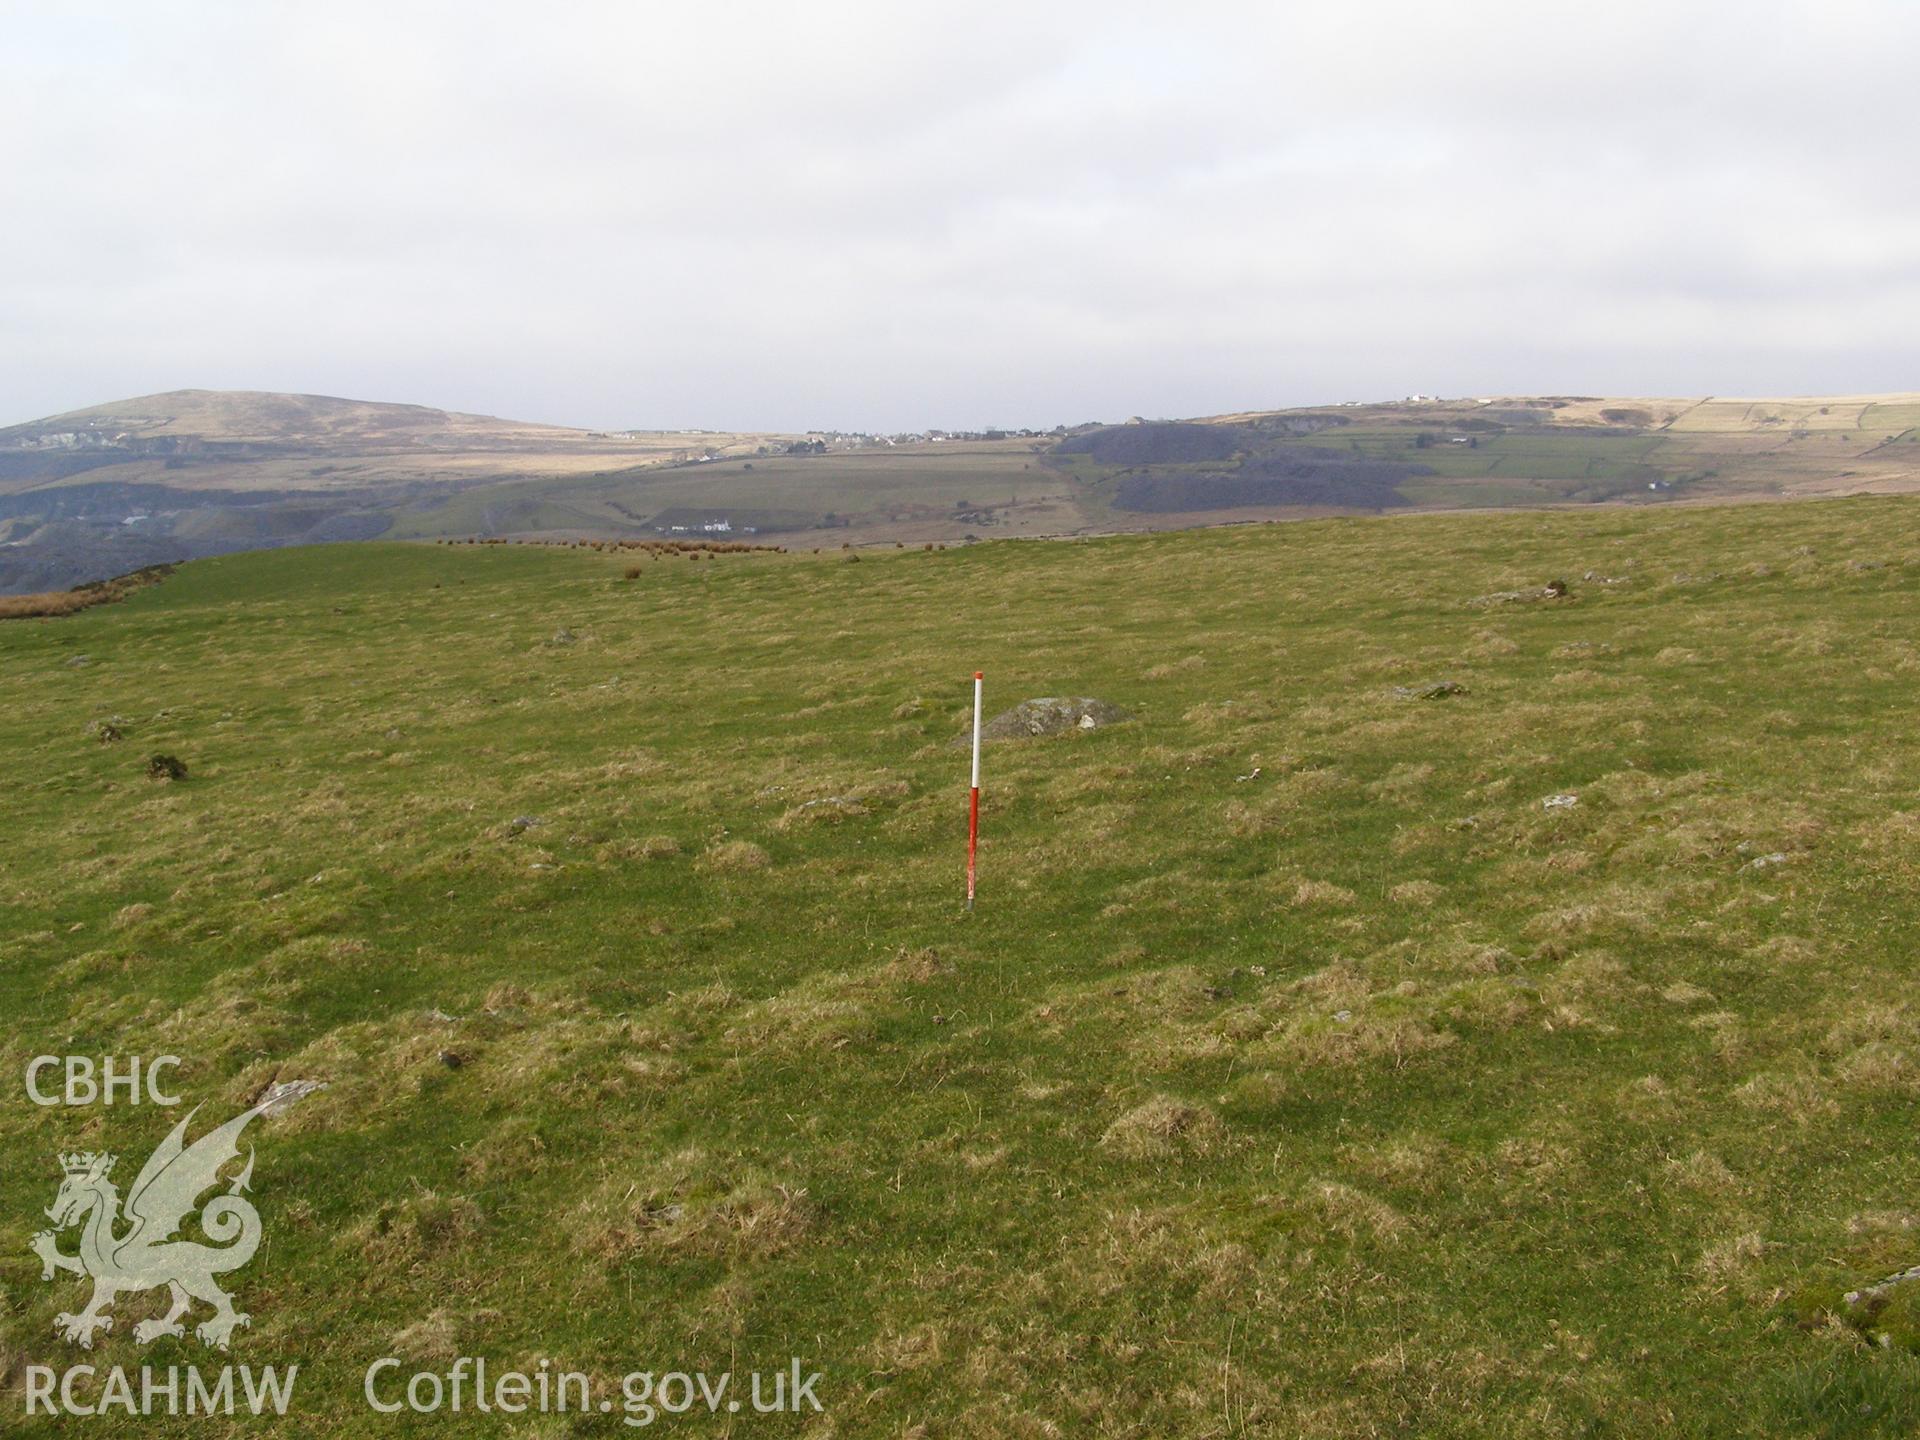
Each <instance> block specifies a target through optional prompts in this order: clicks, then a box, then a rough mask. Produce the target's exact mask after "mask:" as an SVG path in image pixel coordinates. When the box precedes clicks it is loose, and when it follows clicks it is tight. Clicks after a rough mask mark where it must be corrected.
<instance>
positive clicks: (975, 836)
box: [967, 670, 983, 910]
mask: <svg viewBox="0 0 1920 1440" xmlns="http://www.w3.org/2000/svg"><path fill="white" fill-rule="evenodd" d="M982 678H983V676H982V673H981V672H980V671H978V670H976V671H974V672H973V788H972V791H971V793H970V794H969V795H968V797H967V909H969V910H971V909H973V876H974V860H975V857H976V856H977V855H978V854H979V851H980V682H981V680H982Z"/></svg>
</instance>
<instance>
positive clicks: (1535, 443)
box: [0, 390, 1920, 592]
mask: <svg viewBox="0 0 1920 1440" xmlns="http://www.w3.org/2000/svg"><path fill="white" fill-rule="evenodd" d="M1912 490H1920V394H1901V395H1853V396H1827V397H1812V398H1798V399H1731V398H1724V397H1704V398H1702V397H1695V398H1688V399H1671V398H1648V397H1601V396H1579V395H1547V396H1539V395H1535V396H1488V397H1475V398H1470V399H1454V400H1436V399H1428V398H1420V399H1408V400H1401V401H1391V402H1380V403H1367V404H1344V405H1322V406H1314V407H1310V408H1304V409H1293V410H1269V411H1248V412H1242V413H1238V414H1231V415H1216V416H1211V417H1205V418H1201V419H1186V420H1159V421H1148V420H1136V421H1131V422H1128V423H1127V424H1123V425H1081V426H1076V427H1072V428H1071V429H1069V428H1068V427H1065V426H1062V427H1057V428H1056V429H1055V430H1053V431H1051V432H1046V433H1041V432H1035V431H1021V432H1013V433H1008V432H1004V431H987V432H979V433H972V434H965V433H951V432H943V431H937V430H935V431H927V432H924V433H918V434H912V435H872V434H857V433H830V432H814V433H812V434H810V435H807V436H796V435H788V434H780V435H774V434H746V433H714V432H706V431H678V432H676V431H634V430H610V431H592V430H578V429H569V428H567V427H564V426H556V425H538V424H528V423H525V422H521V421H516V420H502V419H496V418H493V417H490V416H484V415H465V414H460V413H457V412H453V411H446V410H437V409H433V408H431V407H428V406H422V405H394V404H382V403H375V402H371V401H364V400H348V399H340V398H336V397H332V396H323V395H287V394H276V393H268V392H258V391H217V390H177V391H170V392H168V393H166V394H162V395H147V396H142V397H140V398H138V399H133V400H121V401H115V402H113V403H111V404H107V405H98V406H93V407H91V408H89V409H85V410H75V411H71V412H69V413H67V414H64V415H55V416H51V417H48V418H46V419H43V420H35V421H31V422H29V423H26V424H20V425H12V426H8V427H5V428H0V592H6V591H20V590H27V589H42V588H48V587H54V586H65V585H70V584H76V583H79V582H82V581H87V580H95V579H101V578H104V577H106V576H109V575H112V574H117V573H120V572H121V571H124V570H130V569H133V568H135V567H137V566H140V565H145V564H149V563H152V562H154V561H156V560H178V559H186V558H191V557H193V556H196V555H206V554H214V553H218V552H220V551H223V550H236V549H249V548H257V547H262V546H276V545H292V544H310V543H319V542H322V541H329V540H342V539H368V538H375V537H380V536H387V537H390V538H396V539H422V540H424V539H446V538H464V537H469V536H482V537H507V538H546V539H564V538H585V537H646V536H652V535H656V534H669V533H680V532H682V531H691V530H696V529H697V530H700V531H703V532H705V531H711V532H715V533H732V534H745V533H749V532H752V533H758V534H770V533H778V534H779V535H780V537H781V539H782V541H783V542H784V543H787V544H790V545H802V546H809V545H825V544H832V545H835V546H838V545H840V544H843V543H849V542H851V543H855V544H860V543H889V542H899V543H903V544H904V543H920V542H923V541H945V542H956V541H965V540H967V539H968V538H970V537H971V538H987V537H990V536H996V535H1002V536H1049V535H1072V534H1085V533H1091V532H1098V531H1107V530H1128V529H1176V528H1182V527H1187V526H1193V525H1207V524H1218V523H1223V522H1235V521H1257V520H1280V519H1294V518H1299V517H1302V516H1305V515H1315V514H1339V513H1355V512H1361V511H1385V510H1434V509H1463V508H1474V509H1484V508H1496V507H1510V506H1540V505H1579V504H1601V503H1611V504H1662V503H1672V502H1675V501H1690V500H1736V499H1757V498H1786V497H1794V496H1802V495H1829V494H1849V493H1858V492H1903V491H1912Z"/></svg>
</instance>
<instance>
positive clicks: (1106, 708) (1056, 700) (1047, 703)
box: [963, 695, 1128, 740]
mask: <svg viewBox="0 0 1920 1440" xmlns="http://www.w3.org/2000/svg"><path fill="white" fill-rule="evenodd" d="M1127 718H1128V717H1127V712H1126V711H1124V710H1122V709H1121V708H1120V707H1119V706H1118V705H1115V704H1112V703H1111V702H1109V701H1106V700H1096V699H1093V698H1092V697H1091V696H1079V697H1077V698H1066V697H1062V696H1057V695H1044V696H1041V697H1040V698H1039V699H1037V700H1022V701H1021V702H1020V703H1019V704H1018V705H1016V706H1014V707H1013V709H1011V710H1008V711H1005V712H1003V713H1001V714H999V715H996V716H994V717H993V719H991V720H989V721H988V722H987V723H986V725H985V726H983V727H982V728H981V731H980V735H981V738H982V739H985V740H1026V739H1030V738H1032V737H1033V736H1036V735H1062V734H1065V733H1066V732H1067V731H1069V730H1097V729H1099V728H1100V727H1101V726H1103V725H1114V724H1117V723H1119V722H1120V721H1122V720H1125V719H1127ZM963 738H964V737H963Z"/></svg>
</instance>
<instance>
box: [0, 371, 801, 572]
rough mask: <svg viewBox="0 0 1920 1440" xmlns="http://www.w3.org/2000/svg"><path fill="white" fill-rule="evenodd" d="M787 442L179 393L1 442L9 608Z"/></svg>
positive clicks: (56, 421) (374, 405)
mask: <svg viewBox="0 0 1920 1440" xmlns="http://www.w3.org/2000/svg"><path fill="white" fill-rule="evenodd" d="M776 443H783V442H780V437H761V436H740V435H734V434H715V433H711V432H687V433H675V432H659V431H604V432H603V431H590V430H577V429H569V428H567V427H565V426H558V425H539V424H529V423H526V422H524V421H518V420H502V419H497V418H495V417H493V416H487V415H465V414H460V413H458V412H454V411H448V410H438V409H434V408H432V407H430V406H425V405H394V404H384V403H378V402H373V401H366V400H349V399H341V398H339V397H335V396H329V395H289V394H278V393H272V392H264V391H250V390H242V391H225V390H173V391H168V392H166V393H165V394H160V395H144V396H140V397H138V398H136V399H132V400H118V401H114V402H111V403H109V404H105V405H95V406H91V407H89V408H87V409H84V410H73V411H69V412H67V413H66V414H63V415H53V416H49V417H46V418H45V419H40V420H33V421H29V422H26V423H24V424H17V425H10V426H6V427H4V428H0V592H7V591H21V590H28V589H42V588H48V587H54V586H60V587H63V586H66V585H72V584H77V583H81V582H83V581H87V580H95V579H100V578H103V577H104V576H107V575H110V574H115V573H119V571H121V570H125V569H131V568H134V567H135V566H138V565H145V564H149V563H152V562H153V561H155V560H180V559H188V558H192V557H194V556H198V555H209V554H217V553H220V552H222V551H226V550H236V549H249V548H255V547H258V546H270V545H287V544H300V543H314V542H320V541H326V540H336V539H368V538H372V537H374V536H378V535H381V534H385V533H387V532H388V531H389V530H391V529H392V528H393V526H394V524H395V520H396V517H397V516H399V515H400V514H402V513H404V512H406V511H407V510H408V509H409V508H410V507H415V506H428V507H432V506H434V505H437V504H442V503H445V502H446V501H447V500H449V499H450V498H452V497H453V496H455V495H458V494H459V493H460V492H462V491H463V490H466V489H468V488H471V487H473V486H476V485H487V484H494V483H498V482H501V481H505V480H514V481H523V482H524V481H528V480H535V481H538V480H553V479H566V478H570V477H583V476H591V475H597V474H604V473H608V472H617V471H633V470H638V469H645V468H649V467H653V466H659V465H670V464H674V463H676V462H689V463H690V462H693V461H697V460H702V459H704V458H705V457H707V456H709V455H729V454H741V453H744V454H754V453H757V452H758V451H760V450H761V449H763V448H766V449H772V448H776Z"/></svg>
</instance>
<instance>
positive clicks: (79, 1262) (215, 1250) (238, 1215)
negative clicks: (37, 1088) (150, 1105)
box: [32, 1094, 285, 1350]
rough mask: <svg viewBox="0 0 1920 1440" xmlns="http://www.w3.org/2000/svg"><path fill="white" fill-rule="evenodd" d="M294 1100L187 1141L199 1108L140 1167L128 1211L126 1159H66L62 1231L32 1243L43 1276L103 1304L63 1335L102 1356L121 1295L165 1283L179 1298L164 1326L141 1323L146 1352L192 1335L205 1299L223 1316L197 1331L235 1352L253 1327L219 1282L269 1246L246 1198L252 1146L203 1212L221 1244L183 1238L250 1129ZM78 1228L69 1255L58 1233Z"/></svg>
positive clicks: (58, 1216)
mask: <svg viewBox="0 0 1920 1440" xmlns="http://www.w3.org/2000/svg"><path fill="white" fill-rule="evenodd" d="M284 1098H285V1097H284V1096H282V1095H279V1094H274V1095H269V1096H268V1098H267V1099H265V1100H263V1101H262V1102H261V1103H260V1104H258V1105H256V1106H254V1107H253V1109H251V1110H248V1111H246V1112H245V1113H244V1114H241V1115H238V1116H236V1117H235V1118H233V1119H232V1120H229V1121H228V1122H227V1123H226V1124H224V1125H222V1126H221V1127H220V1128H219V1129H217V1130H211V1131H209V1132H208V1133H207V1134H205V1135H202V1136H201V1137H200V1138H199V1139H198V1140H196V1141H194V1142H193V1143H192V1144H191V1145H189V1144H187V1143H186V1135H187V1125H188V1123H189V1122H190V1121H191V1120H192V1119H193V1117H194V1115H195V1114H197V1113H198V1108H197V1107H196V1108H195V1109H194V1110H192V1111H189V1112H188V1114H187V1117H186V1119H184V1120H182V1121H181V1122H180V1123H179V1124H178V1125H176V1126H174V1127H173V1131H172V1133H171V1134H169V1135H168V1136H167V1138H166V1139H165V1140H163V1141H161V1142H160V1146H159V1148H158V1149H156V1150H155V1151H154V1152H153V1155H152V1157H151V1158H149V1159H148V1161H147V1163H146V1164H145V1165H143V1166H142V1167H141V1168H140V1173H139V1175H138V1176H136V1177H135V1179H134V1182H133V1185H132V1187H131V1189H129V1191H128V1192H127V1203H126V1210H125V1212H124V1214H123V1213H122V1211H121V1208H120V1191H119V1189H118V1187H116V1186H115V1185H114V1183H113V1180H112V1178H111V1177H112V1175H113V1167H114V1164H115V1161H116V1159H117V1158H118V1157H116V1156H113V1155H106V1154H95V1153H93V1152H91V1151H89V1152H85V1153H81V1154H74V1155H62V1156H61V1157H60V1168H61V1169H62V1170H63V1171H65V1172H66V1178H65V1179H63V1180H62V1181H61V1182H60V1193H59V1194H58V1195H56V1196H55V1197H54V1201H53V1206H52V1208H51V1209H49V1210H48V1211H47V1212H46V1213H47V1218H48V1219H49V1220H51V1221H53V1229H51V1230H42V1231H41V1232H40V1233H39V1234H37V1235H35V1236H34V1237H33V1241H32V1246H33V1250H34V1253H35V1254H37V1255H38V1256H39V1257H40V1263H41V1267H42V1268H41V1271H40V1278H41V1279H42V1280H51V1279H53V1277H54V1273H55V1272H56V1271H60V1270H66V1271H71V1272H72V1273H73V1274H75V1275H84V1276H87V1277H88V1278H90V1279H91V1280H92V1281H93V1298H92V1299H91V1300H90V1301H88V1302H87V1308H86V1309H84V1310H82V1311H81V1312H80V1313H79V1314H78V1315H59V1316H56V1317H55V1318H54V1322H53V1325H54V1329H56V1330H58V1331H59V1332H60V1334H61V1336H62V1337H64V1338H65V1339H68V1340H71V1341H73V1342H75V1343H76V1344H78V1345H81V1346H83V1347H85V1348H87V1349H92V1348H93V1337H94V1335H95V1334H96V1333H98V1332H100V1331H106V1330H111V1329H113V1316H111V1315H109V1314H108V1313H107V1309H108V1307H109V1306H111V1305H112V1304H113V1302H114V1300H115V1299H116V1298H117V1297H118V1296H120V1295H122V1294H126V1293H128V1292H132V1291H140V1290H155V1289H158V1288H159V1287H160V1286H162V1285H164V1286H166V1287H167V1289H168V1291H169V1292H170V1293H171V1295H172V1297H173V1305H172V1308H170V1309H169V1310H168V1311H167V1313H166V1315H165V1316H163V1317H161V1318H159V1319H155V1320H142V1321H141V1322H140V1323H139V1324H138V1325H136V1326H134V1327H133V1338H134V1339H135V1340H136V1341H138V1342H139V1343H140V1344H142V1345H145V1344H148V1343H149V1342H151V1341H154V1340H157V1339H159V1338H160V1337H161V1336H162V1335H172V1336H175V1337H179V1336H182V1335H184V1334H185V1333H186V1329H185V1326H184V1325H183V1324H182V1321H183V1320H185V1318H186V1316H187V1313H188V1311H189V1310H190V1309H191V1308H192V1306H193V1302H194V1301H195V1300H199V1301H203V1302H204V1303H206V1304H208V1305H211V1306H213V1307H214V1313H213V1314H212V1315H210V1316H208V1317H207V1318H206V1319H205V1320H203V1321H201V1322H200V1324H199V1325H197V1326H196V1327H194V1334H195V1335H197V1336H198V1337H199V1338H200V1339H201V1340H202V1341H204V1342H205V1343H206V1344H208V1345H212V1346H216V1347H217V1348H219V1349H221V1350H224V1349H226V1348H227V1342H228V1339H229V1338H230V1337H231V1336H232V1334H233V1331H234V1328H235V1327H236V1326H240V1325H245V1324H246V1323H247V1316H246V1315H244V1314H242V1313H240V1312H239V1311H236V1310H235V1309H234V1308H233V1297H232V1296H230V1295H228V1294H227V1293H226V1292H225V1291H224V1290H222V1289H221V1288H220V1287H219V1285H217V1284H216V1283H215V1282H214V1277H215V1276H216V1275H224V1274H225V1273H227V1272H228V1271H230V1270H238V1269H239V1268H240V1267H241V1266H242V1265H245V1264H246V1263H247V1261H249V1260H251V1259H252V1258H253V1252H254V1251H255V1250H256V1249H258V1248H259V1245H260V1212H259V1211H257V1210H255V1209H254V1208H253V1203H252V1202H251V1201H249V1200H248V1199H246V1198H245V1196H244V1195H243V1194H242V1192H243V1191H245V1190H246V1189H247V1182H248V1181H249V1180H250V1179H251V1178H252V1176H253V1152H252V1149H251V1148H249V1149H248V1152H247V1163H246V1166H245V1168H244V1169H242V1170H241V1171H240V1173H239V1174H237V1175H235V1176H233V1178H232V1179H231V1180H230V1181H229V1182H228V1186H227V1189H226V1191H225V1192H224V1193H222V1194H219V1195H216V1196H214V1197H213V1198H212V1199H210V1200H208V1201H207V1203H206V1204H205V1205H204V1206H202V1207H201V1208H200V1229H201V1231H202V1233H204V1234H205V1235H206V1237H207V1238H208V1239H209V1240H211V1241H213V1242H214V1243H213V1244H211V1245H205V1244H201V1243H200V1242H198V1241H194V1240H181V1239H176V1238H175V1237H176V1236H177V1235H178V1233H179V1231H180V1227H181V1226H182V1225H183V1224H184V1223H185V1222H186V1220H187V1217H188V1216H189V1215H191V1214H192V1213H193V1210H194V1207H195V1205H197V1204H198V1203H199V1199H200V1197H201V1196H202V1195H204V1194H205V1193H206V1192H207V1191H208V1190H210V1189H212V1188H213V1187H214V1186H215V1185H217V1184H219V1183H220V1172H221V1170H222V1169H223V1168H224V1167H225V1166H226V1165H227V1164H228V1162H229V1161H232V1160H234V1159H237V1158H238V1157H239V1153H240V1151H239V1140H240V1132H241V1131H242V1130H244V1129H246V1128H247V1123H248V1122H249V1121H250V1120H252V1119H253V1118H254V1117H255V1116H256V1115H260V1114H262V1113H264V1112H265V1111H266V1110H268V1109H269V1108H272V1107H273V1106H275V1105H276V1104H278V1103H280V1102H281V1101H282V1100H283V1099H284ZM76 1225H77V1226H79V1227H80V1249H79V1252H78V1253H77V1254H73V1255H68V1254H63V1253H62V1252H61V1250H60V1248H59V1237H58V1232H60V1231H62V1230H67V1229H70V1228H72V1227H74V1226H76ZM123 1227H124V1228H123Z"/></svg>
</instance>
